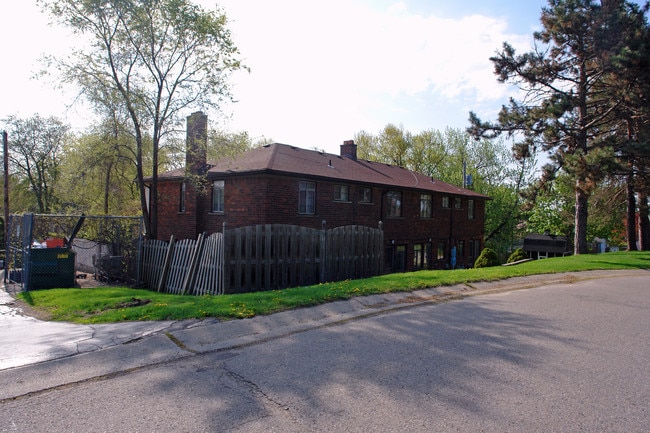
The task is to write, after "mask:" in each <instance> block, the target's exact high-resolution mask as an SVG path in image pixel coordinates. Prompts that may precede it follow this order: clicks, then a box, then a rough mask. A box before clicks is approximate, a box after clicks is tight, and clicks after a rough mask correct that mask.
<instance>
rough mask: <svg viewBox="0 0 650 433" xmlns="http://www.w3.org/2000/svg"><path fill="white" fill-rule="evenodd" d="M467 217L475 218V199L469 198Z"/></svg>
mask: <svg viewBox="0 0 650 433" xmlns="http://www.w3.org/2000/svg"><path fill="white" fill-rule="evenodd" d="M467 219H470V220H473V219H474V200H472V199H470V200H467Z"/></svg>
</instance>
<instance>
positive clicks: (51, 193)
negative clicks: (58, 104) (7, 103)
mask: <svg viewBox="0 0 650 433" xmlns="http://www.w3.org/2000/svg"><path fill="white" fill-rule="evenodd" d="M5 124H6V125H5V126H6V129H7V132H8V137H9V139H8V143H9V146H8V147H9V163H10V165H11V169H12V171H13V173H14V174H15V175H16V176H18V185H22V187H23V189H28V190H29V191H30V193H31V194H30V195H32V197H33V199H34V202H35V204H36V208H35V209H34V210H35V211H36V212H38V213H50V212H51V211H52V210H53V209H54V208H55V207H56V205H57V203H58V194H57V191H56V184H57V181H58V178H59V166H60V164H61V151H62V149H63V146H64V144H65V142H66V140H68V139H69V137H70V135H69V130H70V127H69V126H68V125H66V124H64V123H63V122H62V121H61V120H59V119H57V118H55V117H47V118H44V117H41V116H39V115H38V114H35V115H34V116H32V117H30V118H28V119H22V118H19V117H17V116H9V117H8V118H7V119H6V120H5Z"/></svg>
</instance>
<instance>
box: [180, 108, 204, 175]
mask: <svg viewBox="0 0 650 433" xmlns="http://www.w3.org/2000/svg"><path fill="white" fill-rule="evenodd" d="M185 146H186V148H185V169H186V170H188V171H189V173H191V174H204V173H205V169H206V165H207V147H208V116H207V114H203V112H202V111H197V112H195V113H192V114H191V115H189V116H187V138H186V143H185Z"/></svg>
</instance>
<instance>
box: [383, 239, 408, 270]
mask: <svg viewBox="0 0 650 433" xmlns="http://www.w3.org/2000/svg"><path fill="white" fill-rule="evenodd" d="M384 267H385V268H386V270H387V271H388V272H404V271H406V245H391V246H388V247H386V250H385V254H384Z"/></svg>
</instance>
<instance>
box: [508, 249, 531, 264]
mask: <svg viewBox="0 0 650 433" xmlns="http://www.w3.org/2000/svg"><path fill="white" fill-rule="evenodd" d="M527 258H528V254H526V251H524V250H523V249H521V248H517V249H516V250H514V251H513V252H512V254H510V257H508V261H507V262H506V263H513V262H518V261H519V260H526V259H527Z"/></svg>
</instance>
